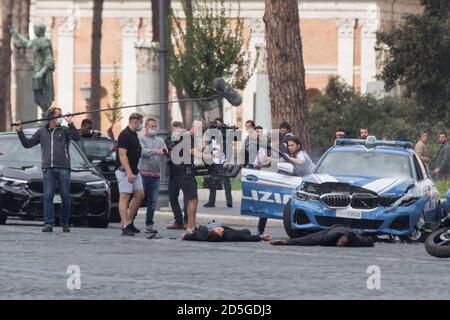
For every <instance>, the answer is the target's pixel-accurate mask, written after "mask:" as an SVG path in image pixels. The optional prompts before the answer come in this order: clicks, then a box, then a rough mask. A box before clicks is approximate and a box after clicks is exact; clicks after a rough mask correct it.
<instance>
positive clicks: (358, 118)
mask: <svg viewBox="0 0 450 320" xmlns="http://www.w3.org/2000/svg"><path fill="white" fill-rule="evenodd" d="M338 127H342V128H344V129H345V131H346V133H347V136H348V137H351V138H358V137H359V128H360V127H367V128H369V134H370V135H375V136H376V137H377V138H378V139H389V140H408V141H411V142H413V143H415V142H416V141H417V139H418V137H419V135H420V132H421V131H423V130H427V131H429V133H430V154H431V155H434V150H436V149H437V148H436V145H433V143H434V142H435V141H433V140H435V137H437V135H438V134H439V132H440V131H442V130H448V128H446V125H445V124H444V123H439V122H438V123H429V122H428V121H427V118H426V113H425V112H423V110H422V109H421V108H420V107H418V106H417V104H416V103H414V102H413V101H412V100H411V99H408V98H402V97H395V98H394V97H385V98H382V99H377V98H375V97H374V96H373V95H359V94H357V93H355V92H354V89H353V88H352V87H350V86H348V85H346V84H345V83H343V82H341V81H340V80H339V78H337V77H333V78H331V79H330V81H329V83H328V86H327V88H326V90H325V93H323V94H319V95H318V96H316V97H315V99H314V100H313V109H312V111H311V112H310V115H309V128H310V133H311V148H312V150H311V151H310V152H311V154H312V155H313V157H316V158H317V157H319V156H320V155H321V154H323V152H325V151H326V150H327V149H328V148H329V147H330V146H332V145H333V143H334V131H335V129H336V128H338Z"/></svg>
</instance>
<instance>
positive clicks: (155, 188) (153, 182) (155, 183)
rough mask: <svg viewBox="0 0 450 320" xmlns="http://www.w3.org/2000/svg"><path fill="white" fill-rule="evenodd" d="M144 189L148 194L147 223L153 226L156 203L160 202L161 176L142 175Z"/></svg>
mask: <svg viewBox="0 0 450 320" xmlns="http://www.w3.org/2000/svg"><path fill="white" fill-rule="evenodd" d="M142 181H143V184H144V190H145V192H146V194H147V215H146V218H145V225H147V226H152V225H153V224H154V222H153V217H154V215H155V209H156V205H157V204H158V195H159V178H157V179H154V178H147V177H142Z"/></svg>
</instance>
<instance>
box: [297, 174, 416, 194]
mask: <svg viewBox="0 0 450 320" xmlns="http://www.w3.org/2000/svg"><path fill="white" fill-rule="evenodd" d="M303 181H304V182H309V183H314V184H320V185H322V186H323V187H325V188H326V189H328V190H327V191H328V192H350V191H352V189H354V190H355V191H357V192H358V191H362V190H369V191H370V192H371V193H376V194H378V195H385V196H399V195H402V194H405V193H406V192H407V191H408V190H409V189H411V188H412V187H414V186H415V183H416V182H415V180H414V179H411V178H380V177H367V176H332V175H328V174H311V175H308V176H305V177H304V178H303Z"/></svg>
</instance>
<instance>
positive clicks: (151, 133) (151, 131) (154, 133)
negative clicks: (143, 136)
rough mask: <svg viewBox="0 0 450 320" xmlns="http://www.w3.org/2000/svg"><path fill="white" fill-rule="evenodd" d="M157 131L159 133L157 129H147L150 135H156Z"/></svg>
mask: <svg viewBox="0 0 450 320" xmlns="http://www.w3.org/2000/svg"><path fill="white" fill-rule="evenodd" d="M157 133H158V130H155V129H148V130H147V134H148V135H149V136H156V134H157Z"/></svg>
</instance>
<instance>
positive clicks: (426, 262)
mask: <svg viewBox="0 0 450 320" xmlns="http://www.w3.org/2000/svg"><path fill="white" fill-rule="evenodd" d="M168 222H169V220H162V219H159V220H157V221H156V227H157V228H158V229H159V230H160V233H159V234H160V235H162V236H163V238H162V239H157V240H156V239H152V240H148V239H146V235H144V234H142V233H141V234H139V235H137V236H135V237H134V238H130V237H122V236H121V235H120V229H119V225H118V224H113V225H111V226H110V227H109V228H108V229H89V228H73V229H72V232H71V233H70V234H63V233H62V232H61V230H60V228H55V231H54V232H53V234H43V233H42V232H41V226H40V224H39V223H38V222H32V223H26V222H22V221H18V220H9V222H8V224H7V225H6V226H0V284H1V285H0V299H360V298H362V299H449V298H450V290H449V286H450V276H449V274H450V263H449V262H450V260H448V259H447V260H440V259H436V258H433V257H431V256H429V255H427V253H426V252H425V250H424V247H423V245H411V244H377V245H376V247H374V248H357V249H355V248H353V249H352V248H325V247H292V246H290V247H274V246H271V245H270V244H268V243H262V242H261V243H201V242H184V241H179V240H174V239H172V238H178V237H179V235H180V234H181V233H182V232H181V231H167V230H165V226H166V224H167V223H168ZM142 224H143V220H142V218H141V217H139V218H138V221H137V223H136V225H137V226H142ZM251 230H252V231H255V228H251ZM267 231H268V232H269V233H271V234H272V235H273V236H274V237H275V238H283V237H285V233H284V230H283V229H282V228H269V229H268V230H267ZM73 265H75V266H78V267H79V269H80V271H81V275H80V277H78V276H77V275H78V274H75V276H74V275H72V277H70V278H69V274H68V273H66V272H67V270H68V267H69V266H73ZM369 266H376V267H371V268H372V269H371V270H378V268H379V271H380V277H379V278H377V279H379V282H378V281H375V280H374V279H375V278H373V277H374V276H376V275H373V274H372V273H370V274H369V273H368V272H367V271H368V267H369ZM73 270H76V267H75V269H73ZM369 277H371V278H370V281H369V282H370V284H372V286H371V287H373V285H374V284H375V287H376V284H379V289H376V288H375V289H369V288H368V285H367V282H368V278H369ZM78 279H79V280H80V282H78ZM68 282H69V285H68ZM77 284H80V289H70V288H73V287H77Z"/></svg>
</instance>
